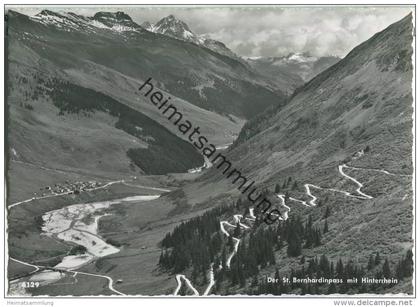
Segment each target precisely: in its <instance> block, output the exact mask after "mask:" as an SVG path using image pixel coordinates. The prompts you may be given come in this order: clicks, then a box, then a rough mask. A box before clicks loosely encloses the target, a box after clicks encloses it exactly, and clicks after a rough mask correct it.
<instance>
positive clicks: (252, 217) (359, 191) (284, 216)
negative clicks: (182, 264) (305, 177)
mask: <svg viewBox="0 0 420 307" xmlns="http://www.w3.org/2000/svg"><path fill="white" fill-rule="evenodd" d="M346 168H347V169H353V170H358V171H360V170H362V171H363V170H365V171H376V172H381V173H383V174H387V175H392V176H411V175H405V174H395V173H391V172H389V171H386V170H384V169H375V168H360V167H351V166H348V165H346V164H341V165H339V166H338V172H339V173H340V175H342V176H343V177H344V178H346V179H348V180H350V181H352V182H353V183H355V184H356V185H357V189H356V193H357V194H358V195H355V194H352V193H351V192H348V191H344V190H339V189H334V188H323V187H320V186H317V185H314V184H310V183H306V184H305V185H304V188H305V193H306V195H307V196H308V197H309V198H310V200H309V201H308V202H307V201H305V200H301V199H297V198H293V197H289V198H288V200H290V201H294V202H298V203H300V204H302V205H304V206H305V207H315V206H316V205H317V202H316V201H317V197H316V196H315V195H313V194H312V192H311V189H319V190H327V191H330V192H334V193H341V194H344V195H346V196H348V197H351V198H357V199H363V200H368V199H373V196H371V195H368V194H366V193H365V192H362V188H364V186H363V184H362V183H361V182H359V181H358V180H357V179H356V178H354V177H351V176H350V175H348V174H346V173H345V172H344V169H346ZM276 195H277V197H278V198H279V199H280V200H281V206H283V207H284V208H286V211H285V212H283V214H282V216H279V220H287V219H288V217H289V212H290V211H291V208H290V207H289V206H287V205H286V199H285V195H284V194H276ZM406 196H407V195H405V196H404V197H403V199H405V198H406ZM249 216H250V217H245V220H248V221H255V220H256V216H255V215H254V208H249ZM242 219H244V218H243V216H242V215H241V214H234V215H233V221H234V223H236V224H237V225H239V226H240V227H241V228H243V229H245V230H246V229H249V228H250V227H249V226H248V225H245V224H243V223H242V222H241V221H242ZM225 226H229V227H232V228H236V225H233V224H232V223H230V222H229V221H220V231H221V232H222V233H223V234H224V235H225V236H227V237H231V234H230V233H229V232H228V231H227V230H226V229H225ZM232 239H233V240H234V241H235V245H234V249H233V251H232V253H231V254H230V255H229V257H228V258H227V260H226V267H227V268H230V264H231V261H232V258H233V257H234V256H235V255H236V253H237V252H238V248H239V244H240V242H241V240H240V239H239V238H236V237H233V236H232ZM209 274H210V276H211V278H210V284H209V285H208V287H207V289H206V291H205V292H204V294H203V295H208V293H209V292H210V291H209V290H208V289H209V288H210V289H211V287H213V286H214V272H213V266H212V265H211V267H210V271H209ZM178 276H181V277H182V278H184V279H185V281H186V282H187V284H188V286H189V287H190V289H194V287H193V286H192V285H191V282H190V281H189V280H188V279H187V278H186V277H185V275H177V282H178V287H177V289H176V291H175V293H174V295H177V293H178V291H179V289H180V287H181V281H180V277H178ZM193 291H194V290H193ZM194 293H196V292H195V291H194ZM196 295H198V294H196Z"/></svg>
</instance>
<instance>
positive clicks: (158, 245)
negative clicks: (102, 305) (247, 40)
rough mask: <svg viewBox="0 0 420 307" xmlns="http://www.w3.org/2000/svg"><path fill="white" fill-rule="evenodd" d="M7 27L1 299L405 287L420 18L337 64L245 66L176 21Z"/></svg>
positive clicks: (297, 56)
mask: <svg viewBox="0 0 420 307" xmlns="http://www.w3.org/2000/svg"><path fill="white" fill-rule="evenodd" d="M6 17H7V19H6V48H7V59H6V63H7V67H6V69H7V71H6V82H7V83H6V84H7V86H6V88H7V104H6V109H5V110H6V117H7V118H6V148H7V152H6V158H7V174H6V179H7V201H6V209H7V223H8V232H7V235H8V252H9V258H8V271H7V274H8V280H9V288H8V295H11V296H12V295H14V296H37V295H49V296H65V295H73V296H86V295H88V296H91V295H122V296H124V295H146V296H150V295H236V294H242V295H266V294H273V295H305V294H312V295H315V294H322V295H325V294H334V295H336V294H347V295H355V294H388V293H391V294H401V293H403V294H412V293H413V284H412V273H413V260H412V252H411V250H412V248H413V244H414V242H413V239H412V232H413V227H412V225H413V189H412V180H413V162H412V147H413V134H412V129H413V107H412V104H413V95H412V79H413V65H412V55H413V50H412V42H413V21H412V16H411V15H408V16H406V17H405V18H404V19H402V20H400V21H398V22H396V23H394V24H391V25H390V26H389V27H387V28H386V29H384V30H383V31H381V32H379V33H377V34H375V35H374V36H372V37H371V38H370V39H368V40H367V41H365V42H363V43H362V44H360V45H358V46H355V48H354V49H353V50H351V52H350V53H348V54H347V56H345V57H344V58H342V59H340V58H338V57H336V56H324V57H315V56H313V55H311V54H310V53H302V52H295V53H290V54H287V55H284V56H275V57H274V56H273V57H251V58H250V57H242V56H240V55H238V54H236V53H235V52H234V51H232V50H230V49H229V47H228V46H229V42H220V41H217V40H214V39H212V38H211V37H209V36H207V35H198V34H196V33H194V31H193V27H191V28H190V26H189V25H187V24H186V23H185V22H184V21H182V20H179V19H177V18H176V17H175V16H174V15H169V16H167V17H164V18H163V19H161V20H159V21H158V22H156V23H154V24H152V23H150V22H148V21H147V20H144V21H142V22H141V23H137V22H136V21H134V20H133V19H132V18H131V17H130V16H129V15H128V14H126V13H124V12H121V11H118V12H97V13H96V14H94V15H93V16H84V15H83V16H82V15H78V14H75V13H72V12H60V13H58V12H55V11H52V10H42V11H41V12H40V13H38V14H36V15H33V16H29V15H24V14H22V13H18V12H16V11H13V10H9V11H8V13H7V16H6ZM149 78H152V79H153V80H154V85H155V86H156V88H159V90H161V91H162V92H163V93H164V95H165V96H166V97H167V96H170V97H171V99H172V103H173V104H174V105H176V107H177V108H178V110H179V111H180V112H181V113H182V114H183V116H184V117H185V118H188V119H190V120H191V122H193V123H194V125H195V126H199V127H200V129H201V134H202V135H205V136H206V137H207V138H208V139H209V140H210V141H211V142H212V143H213V144H215V145H216V150H217V152H218V153H219V154H221V155H223V157H224V158H225V161H230V162H229V164H230V165H229V167H228V168H232V169H233V168H236V169H237V170H240V171H241V173H242V175H243V176H244V177H245V176H246V177H247V178H252V181H254V184H255V189H256V190H258V191H260V195H259V197H258V198H263V197H265V198H266V199H269V200H270V201H271V203H272V204H274V205H275V207H276V208H277V209H278V210H279V212H280V214H279V215H278V221H276V223H273V224H270V225H268V224H267V223H264V211H263V210H262V208H260V207H255V202H254V201H253V200H252V199H250V198H249V197H246V195H245V194H243V193H241V189H239V188H238V182H233V180H232V178H226V176H225V174H224V173H223V169H224V167H227V163H218V162H217V161H209V160H208V159H207V158H206V157H203V156H202V155H201V154H200V152H199V151H198V150H197V148H195V147H194V145H193V144H192V143H191V142H190V141H189V140H188V138H187V137H186V136H184V135H183V134H182V133H180V131H177V129H175V126H174V124H173V122H171V120H168V118H167V117H165V116H163V115H162V113H161V112H160V111H159V110H158V109H157V108H156V107H155V106H153V104H151V103H150V101H149V100H148V98H146V97H145V96H143V95H140V94H139V91H138V89H139V86H140V85H142V84H143V83H144V82H145V81H146V80H147V79H149ZM222 164H223V165H222ZM268 277H270V278H268ZM287 278H288V281H285V280H286V279H287ZM353 278H356V282H350V281H349V280H350V279H353ZM363 278H365V282H363V280H364V279H363ZM310 279H314V280H315V281H311V282H304V281H305V280H306V281H307V280H310ZM273 280H277V282H276V281H274V282H273ZM316 280H318V281H316ZM321 280H323V281H324V282H320V281H321ZM325 280H327V281H328V280H330V282H325ZM331 280H335V282H331ZM293 281H294V282H293Z"/></svg>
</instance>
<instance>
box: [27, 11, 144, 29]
mask: <svg viewBox="0 0 420 307" xmlns="http://www.w3.org/2000/svg"><path fill="white" fill-rule="evenodd" d="M32 19H33V20H35V21H38V22H40V23H43V24H46V25H53V26H55V27H57V28H60V29H61V30H64V31H73V30H78V31H84V32H91V31H96V30H98V29H108V30H112V31H115V32H125V31H135V32H141V31H143V28H142V27H140V26H139V25H138V24H136V23H135V22H134V21H133V20H132V19H131V17H130V16H129V15H127V14H126V13H124V12H120V11H119V12H115V13H114V12H98V13H96V14H95V15H94V16H93V17H85V16H82V15H77V14H74V13H66V12H64V13H62V12H60V13H58V12H54V11H50V10H43V11H41V12H40V13H38V14H36V15H35V16H34V17H32Z"/></svg>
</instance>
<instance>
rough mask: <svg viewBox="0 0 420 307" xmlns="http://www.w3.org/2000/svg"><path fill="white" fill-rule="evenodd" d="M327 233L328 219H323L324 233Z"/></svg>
mask: <svg viewBox="0 0 420 307" xmlns="http://www.w3.org/2000/svg"><path fill="white" fill-rule="evenodd" d="M327 232H328V219H325V222H324V233H327Z"/></svg>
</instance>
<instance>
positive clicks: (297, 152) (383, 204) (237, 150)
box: [183, 15, 413, 293]
mask: <svg viewBox="0 0 420 307" xmlns="http://www.w3.org/2000/svg"><path fill="white" fill-rule="evenodd" d="M412 31H413V26H412V18H411V15H410V16H407V17H406V18H404V19H402V20H401V21H399V22H397V23H395V24H392V25H391V26H389V27H388V28H387V29H385V30H384V31H382V32H380V33H377V34H376V35H374V36H373V37H372V38H371V39H369V40H367V41H366V42H364V43H362V44H361V45H359V46H357V47H356V48H354V49H353V50H352V51H351V52H350V53H349V54H348V55H347V56H346V57H345V58H344V59H343V60H341V61H339V62H338V63H337V64H335V65H333V66H332V67H330V68H329V69H327V70H326V71H324V72H322V73H321V74H320V75H318V76H317V77H315V78H314V79H312V80H311V81H310V82H308V83H307V84H306V85H304V86H303V87H301V88H300V89H299V90H298V91H296V92H295V94H294V95H293V97H291V99H290V101H289V102H288V103H287V105H286V106H285V107H284V108H281V109H277V110H275V109H273V110H269V111H267V112H265V113H264V114H261V115H259V116H257V117H256V118H255V119H253V120H251V121H249V122H248V123H247V124H246V125H245V126H244V128H243V130H242V131H241V133H240V136H239V139H238V141H237V142H236V143H235V144H234V145H233V146H232V147H231V149H230V150H229V152H228V153H227V154H226V156H227V157H228V160H229V161H231V162H232V163H233V167H234V168H236V169H237V170H240V171H241V172H242V174H243V175H246V177H247V178H249V179H250V180H254V181H256V183H257V184H258V187H259V189H260V191H261V190H263V189H269V190H270V191H271V193H273V192H272V191H273V190H274V187H275V185H276V184H278V191H277V192H276V194H279V195H287V197H286V200H285V203H284V204H285V205H286V206H287V207H286V206H284V205H281V201H280V200H278V201H277V202H275V203H274V205H275V207H276V208H278V209H279V210H281V211H282V212H283V214H284V212H286V211H287V215H286V217H287V216H289V218H290V217H291V216H295V217H296V215H301V216H303V219H304V220H307V219H308V215H309V214H311V215H312V219H313V223H314V225H316V226H317V227H318V228H320V229H322V227H323V225H324V222H325V221H324V219H323V216H324V215H325V210H326V207H329V209H328V210H330V212H332V214H331V216H330V217H329V218H328V226H329V231H328V235H327V236H325V237H323V239H322V244H321V245H320V246H319V247H315V248H303V251H302V254H303V255H304V256H305V257H309V258H311V259H312V257H315V256H318V257H320V256H321V255H322V254H326V255H327V256H328V258H329V259H332V260H333V261H335V262H337V261H338V259H339V258H341V259H353V261H354V263H356V264H357V265H361V266H365V265H367V259H368V258H369V256H370V255H371V254H372V253H373V252H374V251H378V252H379V253H380V254H381V255H382V257H383V259H384V258H386V259H388V261H389V262H390V265H391V266H392V270H395V268H396V267H397V264H398V261H400V259H401V257H402V256H403V255H404V254H405V253H406V251H407V250H410V249H411V247H412V244H413V242H412V237H411V234H412V227H411V225H412V221H413V216H412V202H413V198H412V197H413V196H412V192H413V191H412V186H411V182H412V173H413V165H412V145H413V137H412V127H413V123H412V115H413V108H412V102H413V97H412V89H411V82H412V77H413V68H412V64H411V57H412V52H413V51H412V46H411V44H412ZM221 171H222V169H216V167H214V166H213V168H212V169H211V170H210V171H208V172H207V173H205V174H204V175H203V176H202V177H201V178H200V180H199V182H197V183H196V184H193V185H190V186H188V187H186V188H184V189H183V191H184V193H185V198H186V199H187V200H188V201H189V203H190V204H193V205H195V206H199V207H200V208H201V207H202V206H213V205H214V204H216V203H224V200H226V199H227V198H228V197H229V196H231V195H234V196H236V197H238V196H239V195H240V193H239V191H238V190H237V189H236V188H237V186H238V184H236V185H235V184H232V180H226V176H225V175H222V174H221ZM292 183H293V184H292ZM210 187H211V188H210ZM209 190H211V192H208V191H209ZM206 191H207V192H206ZM359 192H361V193H363V194H358V193H359ZM355 195H361V197H359V196H357V197H355ZM242 197H243V198H246V195H245V194H244V195H243V196H242ZM254 197H255V195H254ZM283 197H284V196H283ZM287 208H288V209H287ZM244 211H245V208H241V207H239V209H238V210H237V212H236V214H243V213H242V212H244ZM283 217H284V215H283ZM222 219H226V220H227V221H228V222H230V223H234V222H233V221H234V219H232V217H228V216H223V217H222ZM279 223H284V222H282V221H279ZM245 240H247V237H245ZM355 255H357V259H354V256H355ZM275 257H276V262H277V263H280V265H279V266H278V268H279V270H280V274H283V276H284V275H285V274H286V275H287V276H289V274H290V269H295V270H299V269H300V264H298V261H297V260H296V258H294V257H290V256H288V255H287V254H285V252H284V251H282V249H280V251H278V252H277V251H276V252H275ZM274 270H275V269H274V267H268V268H267V269H266V270H263V271H262V275H261V276H264V274H272V273H273V271H274ZM393 272H395V271H393ZM369 274H372V272H370V273H369ZM372 289H373V288H372ZM393 289H394V290H390V291H392V292H400V291H401V289H404V290H403V292H406V293H412V285H411V281H410V280H409V279H407V280H404V281H401V284H399V285H398V286H397V287H395V288H393ZM234 291H235V293H238V292H239V293H242V292H241V290H238V289H236V290H234ZM236 291H238V292H236ZM369 291H375V290H374V289H373V290H369Z"/></svg>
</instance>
